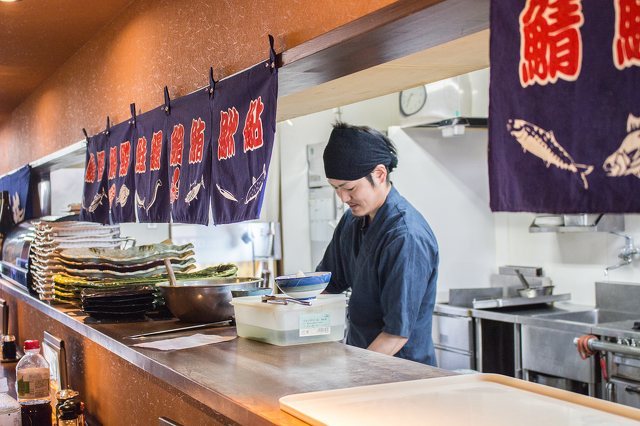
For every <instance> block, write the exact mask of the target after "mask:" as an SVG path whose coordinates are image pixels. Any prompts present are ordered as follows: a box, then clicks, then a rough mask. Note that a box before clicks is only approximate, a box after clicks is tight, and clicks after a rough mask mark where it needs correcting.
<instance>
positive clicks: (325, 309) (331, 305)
mask: <svg viewBox="0 0 640 426" xmlns="http://www.w3.org/2000/svg"><path fill="white" fill-rule="evenodd" d="M231 304H232V305H233V307H234V308H235V313H236V329H237V332H238V336H240V337H246V338H248V339H252V340H257V341H259V342H265V343H270V344H272V345H278V346H288V345H298V344H302V343H319V342H330V341H336V340H341V339H342V338H344V330H345V322H346V310H347V299H346V298H345V296H344V295H342V294H321V295H319V296H318V297H317V298H316V299H315V300H312V301H311V306H304V305H299V304H297V303H290V304H287V305H281V304H272V303H263V302H262V298H261V297H259V296H250V297H238V298H235V299H233V301H232V302H231Z"/></svg>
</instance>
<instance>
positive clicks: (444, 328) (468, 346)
mask: <svg viewBox="0 0 640 426" xmlns="http://www.w3.org/2000/svg"><path fill="white" fill-rule="evenodd" d="M433 343H434V346H435V350H436V359H437V362H438V367H440V368H444V369H446V370H474V369H475V349H474V334H473V320H472V318H471V317H468V316H454V315H446V314H440V313H434V314H433Z"/></svg>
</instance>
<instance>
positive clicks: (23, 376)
mask: <svg viewBox="0 0 640 426" xmlns="http://www.w3.org/2000/svg"><path fill="white" fill-rule="evenodd" d="M16 393H17V395H18V402H20V403H21V404H22V403H38V402H44V401H48V402H50V401H51V393H50V389H49V363H48V362H47V360H46V359H44V357H43V356H42V355H40V342H38V341H37V340H26V341H25V342H24V356H23V357H22V358H21V359H20V361H19V362H18V364H17V365H16Z"/></svg>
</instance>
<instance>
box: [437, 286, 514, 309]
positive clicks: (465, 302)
mask: <svg viewBox="0 0 640 426" xmlns="http://www.w3.org/2000/svg"><path fill="white" fill-rule="evenodd" d="M502 293H503V291H502V288H501V287H485V288H452V289H450V290H449V305H451V306H463V307H467V308H471V307H473V302H475V301H476V300H486V299H496V298H500V297H502Z"/></svg>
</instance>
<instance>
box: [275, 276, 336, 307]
mask: <svg viewBox="0 0 640 426" xmlns="http://www.w3.org/2000/svg"><path fill="white" fill-rule="evenodd" d="M330 279H331V272H305V274H304V276H299V274H294V275H282V276H280V277H276V278H275V281H276V285H277V286H278V288H279V289H280V291H282V292H283V293H284V294H286V295H287V296H288V297H291V298H294V299H298V300H304V299H313V298H315V297H316V296H317V295H319V294H320V293H322V292H323V291H324V289H325V288H327V285H328V284H329V280H330Z"/></svg>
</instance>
